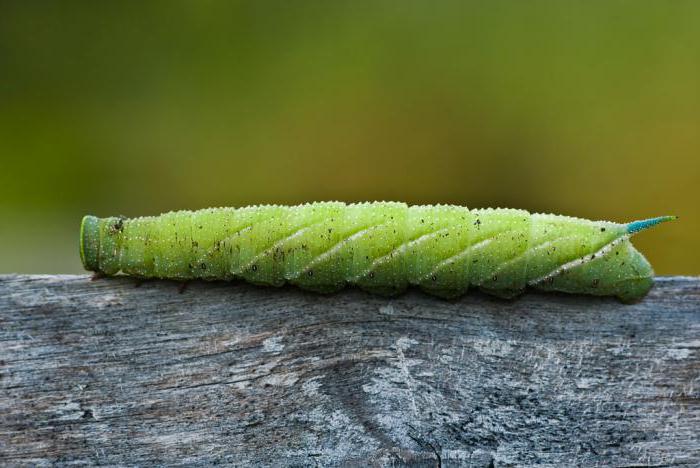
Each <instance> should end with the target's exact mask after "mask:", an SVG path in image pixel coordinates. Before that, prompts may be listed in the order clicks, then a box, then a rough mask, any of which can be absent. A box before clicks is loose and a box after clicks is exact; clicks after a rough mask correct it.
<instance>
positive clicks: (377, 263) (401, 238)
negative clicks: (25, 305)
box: [80, 202, 674, 302]
mask: <svg viewBox="0 0 700 468" xmlns="http://www.w3.org/2000/svg"><path fill="white" fill-rule="evenodd" d="M670 219H674V217H671V216H665V217H659V218H653V219H649V220H645V221H635V222H632V223H629V224H617V223H612V222H605V221H588V220H585V219H578V218H571V217H567V216H556V215H550V214H530V213H528V212H527V211H524V210H515V209H500V208H499V209H491V208H488V209H476V210H469V209H467V208H465V207H460V206H450V205H438V206H407V205H406V204H404V203H393V202H381V203H358V204H345V203H340V202H324V203H310V204H305V205H299V206H278V205H268V206H251V207H246V208H211V209H205V210H199V211H178V212H171V213H166V214H164V215H161V216H156V217H143V218H134V219H126V218H123V217H111V218H102V219H100V218H96V217H94V216H85V217H84V218H83V221H82V226H81V229H80V256H81V259H82V262H83V265H84V266H85V268H86V269H87V270H91V271H95V272H99V273H102V274H105V275H114V274H117V273H119V272H122V273H125V274H127V275H132V276H137V277H142V278H170V279H178V280H189V279H197V278H199V279H205V280H233V279H243V280H245V281H248V282H251V283H254V284H261V285H272V286H281V285H283V284H285V283H290V284H293V285H296V286H299V287H301V288H304V289H308V290H313V291H318V292H323V293H329V292H333V291H337V290H339V289H342V288H343V287H345V286H346V285H348V284H350V285H356V286H358V287H360V288H362V289H365V290H367V291H370V292H373V293H379V294H389V295H393V294H397V293H399V292H401V291H403V290H405V289H406V287H407V286H408V285H414V286H418V287H420V288H421V289H423V290H424V291H426V292H428V293H431V294H434V295H437V296H441V297H445V298H451V297H456V296H459V295H461V294H463V293H465V292H466V291H467V290H468V289H469V288H470V287H478V288H479V289H481V290H483V291H485V292H487V293H490V294H494V295H497V296H501V297H513V296H515V295H517V294H519V293H521V292H522V291H524V290H525V288H526V287H532V288H535V289H540V290H547V291H563V292H568V293H582V294H594V295H601V296H617V297H618V298H620V299H621V300H622V301H626V302H628V301H634V300H637V299H639V298H641V297H643V296H644V295H645V294H646V293H647V292H648V291H649V289H650V288H651V286H652V283H653V271H652V269H651V266H650V265H649V262H648V261H647V260H646V259H645V258H644V257H643V256H642V254H640V253H639V252H638V251H637V250H636V249H635V248H634V247H633V246H632V244H631V243H630V241H629V237H630V236H631V235H632V234H634V233H635V232H638V231H641V230H643V229H646V228H648V227H651V226H653V225H656V224H658V223H661V222H663V221H667V220H670Z"/></svg>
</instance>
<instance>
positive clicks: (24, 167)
mask: <svg viewBox="0 0 700 468" xmlns="http://www.w3.org/2000/svg"><path fill="white" fill-rule="evenodd" d="M698 25H700V2H697V1H694V0H687V1H674V2H663V1H644V0H639V1H619V0H607V1H565V2H562V1H532V2H521V1H517V0H513V1H499V0H494V1H488V2H485V1H479V2H476V1H475V2H466V1H459V2H457V1H443V2H424V1H401V2H396V1H372V2H364V1H352V2H349V1H348V2H346V1H334V2H328V1H311V2H307V1H298V2H271V1H258V2H229V1H204V0H196V1H195V0H192V1H174V0H169V1H163V2H136V1H131V2H94V1H65V2H23V1H16V2H8V1H0V161H1V162H0V219H2V222H0V272H10V271H18V272H46V273H57V272H79V271H81V267H80V264H79V259H78V254H77V241H78V223H79V220H80V217H81V216H82V215H83V214H86V213H92V214H96V215H100V216H106V215H114V214H123V215H127V216H135V215H142V214H157V213H160V212H162V211H168V210H173V209H182V208H190V209H195V208H202V207H208V206H221V205H234V206H235V205H246V204H255V203H268V202H275V203H298V202H303V201H314V200H335V199H337V200H343V201H356V200H382V199H386V200H389V199H391V200H401V201H406V202H409V203H437V202H443V203H455V204H464V205H468V206H470V207H483V206H509V207H518V208H525V209H528V210H532V211H546V212H555V213H561V214H570V215H576V216H581V217H587V218H594V219H611V220H615V221H628V220H632V219H637V218H644V217H650V216H656V215H662V214H678V215H680V216H681V219H680V221H679V222H676V223H672V224H669V225H664V226H662V227H659V228H658V229H655V230H652V231H650V232H646V233H644V234H641V235H640V236H639V237H638V238H636V239H635V243H636V245H637V246H638V247H639V248H640V249H641V250H642V251H643V252H644V253H645V254H646V255H647V257H648V258H649V259H650V261H651V262H652V264H653V265H654V266H655V268H656V270H657V272H658V273H661V274H683V273H684V274H698V273H700V249H697V242H698V240H699V239H698V235H697V232H698V231H699V230H700V218H699V216H698V214H699V213H698V208H697V205H698V200H699V199H700V196H699V195H700V189H699V184H700V131H699V130H700V27H698Z"/></svg>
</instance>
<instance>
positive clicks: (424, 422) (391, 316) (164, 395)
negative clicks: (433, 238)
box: [0, 276, 700, 467]
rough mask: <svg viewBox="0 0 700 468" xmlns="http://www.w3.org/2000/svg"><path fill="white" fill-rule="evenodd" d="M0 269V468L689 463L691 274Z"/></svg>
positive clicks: (698, 354) (696, 427) (698, 406)
mask: <svg viewBox="0 0 700 468" xmlns="http://www.w3.org/2000/svg"><path fill="white" fill-rule="evenodd" d="M137 286H138V283H137V282H136V281H135V280H133V279H129V278H112V279H101V280H96V281H90V279H89V277H86V276H2V277H0V464H2V465H27V466H30V465H31V466H34V465H55V464H58V465H67V464H111V465H149V464H154V463H162V464H173V465H195V464H199V465H210V464H214V463H225V464H239V465H246V464H249V463H255V464H257V465H275V466H276V465H292V466H308V465H312V466H313V465H314V464H316V465H322V466H329V465H330V466H333V465H364V464H365V463H367V462H370V464H373V465H375V466H402V465H411V466H437V465H442V466H484V467H487V466H494V467H498V466H515V465H517V466H542V465H544V466H546V465H550V466H563V465H583V466H596V465H601V466H610V465H613V466H682V465H687V466H698V465H700V280H699V279H698V278H661V279H658V280H657V284H656V287H655V288H654V289H653V290H652V292H651V294H650V295H649V296H648V297H647V298H646V299H644V300H643V301H642V302H640V303H638V304H635V305H622V304H620V303H618V302H616V301H614V300H610V299H598V298H591V297H573V296H563V295H551V294H550V295H544V294H528V295H525V296H524V297H522V298H521V299H518V300H516V301H513V302H507V301H502V300H497V299H493V298H488V297H486V296H483V295H480V294H474V295H468V296H466V297H464V298H462V299H460V300H459V301H454V302H447V301H443V300H440V299H435V298H432V297H429V296H426V295H424V294H421V293H419V292H410V293H408V294H407V295H404V296H401V297H399V298H395V299H386V298H381V297H374V296H370V295H368V294H365V293H362V292H360V291H345V292H341V293H339V294H335V295H331V296H319V295H316V294H311V293H304V292H300V291H298V290H295V289H291V288H289V289H287V288H283V289H270V288H256V287H254V286H249V285H244V284H225V283H209V284H206V283H192V284H189V285H188V286H187V288H186V289H185V290H184V292H182V293H178V284H177V283H173V282H166V281H153V282H145V283H143V284H141V285H140V286H138V287H137Z"/></svg>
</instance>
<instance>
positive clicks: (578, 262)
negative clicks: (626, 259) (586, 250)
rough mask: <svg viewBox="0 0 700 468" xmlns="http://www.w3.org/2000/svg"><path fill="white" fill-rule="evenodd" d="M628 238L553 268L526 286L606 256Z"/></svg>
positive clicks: (621, 238) (625, 237)
mask: <svg viewBox="0 0 700 468" xmlns="http://www.w3.org/2000/svg"><path fill="white" fill-rule="evenodd" d="M629 238H630V236H628V235H627V236H622V237H618V238H617V239H615V240H614V241H612V242H610V243H609V244H606V245H604V246H603V247H602V248H601V249H599V250H598V251H597V252H595V253H593V254H587V255H585V256H584V257H581V258H577V259H575V260H572V261H570V262H568V263H565V264H563V265H561V266H558V267H557V268H555V269H554V270H552V271H551V272H549V273H547V274H546V275H544V276H540V277H539V278H535V279H534V280H532V281H529V282H528V283H527V284H528V286H536V285H538V284H540V283H543V282H545V281H547V280H549V279H550V278H554V277H556V276H559V275H561V274H562V273H564V272H565V271H569V270H571V269H572V268H575V267H577V266H581V265H585V264H586V263H588V262H591V261H592V260H593V259H595V258H598V257H599V256H603V255H605V254H607V253H608V252H610V251H611V250H612V249H614V248H615V247H616V246H617V245H618V244H619V243H621V242H624V241H626V240H628V239H629Z"/></svg>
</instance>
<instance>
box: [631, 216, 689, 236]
mask: <svg viewBox="0 0 700 468" xmlns="http://www.w3.org/2000/svg"><path fill="white" fill-rule="evenodd" d="M675 219H678V216H659V217H657V218H649V219H642V220H639V221H632V222H631V223H629V224H627V232H628V233H629V234H636V233H638V232H639V231H643V230H645V229H649V228H650V227H653V226H656V225H657V224H661V223H665V222H666V221H673V220H675Z"/></svg>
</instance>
